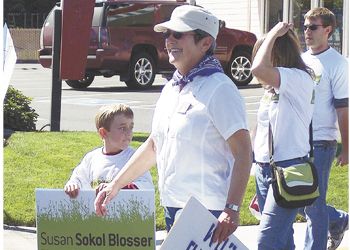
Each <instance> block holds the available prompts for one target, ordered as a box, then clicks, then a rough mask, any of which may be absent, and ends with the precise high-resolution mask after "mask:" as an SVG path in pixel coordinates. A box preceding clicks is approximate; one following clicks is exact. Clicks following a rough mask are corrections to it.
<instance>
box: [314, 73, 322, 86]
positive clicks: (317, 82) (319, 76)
mask: <svg viewBox="0 0 350 250" xmlns="http://www.w3.org/2000/svg"><path fill="white" fill-rule="evenodd" d="M321 78H322V75H315V78H314V82H315V83H316V85H318V84H319V83H320V81H321Z"/></svg>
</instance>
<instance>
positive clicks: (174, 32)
mask: <svg viewBox="0 0 350 250" xmlns="http://www.w3.org/2000/svg"><path fill="white" fill-rule="evenodd" d="M171 34H172V35H173V37H174V38H175V39H176V40H180V39H181V38H182V37H183V36H184V35H194V34H193V33H182V32H177V31H171V30H167V31H166V32H164V33H163V36H164V38H165V39H167V38H169V37H170V35H171Z"/></svg>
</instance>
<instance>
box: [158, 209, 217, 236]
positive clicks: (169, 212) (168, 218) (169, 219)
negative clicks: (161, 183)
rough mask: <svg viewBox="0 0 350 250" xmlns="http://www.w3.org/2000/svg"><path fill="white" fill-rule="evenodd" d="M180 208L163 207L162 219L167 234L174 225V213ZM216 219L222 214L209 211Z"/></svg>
mask: <svg viewBox="0 0 350 250" xmlns="http://www.w3.org/2000/svg"><path fill="white" fill-rule="evenodd" d="M181 209H182V208H179V207H164V217H165V224H166V231H167V232H169V231H170V229H171V227H172V226H173V224H174V221H175V218H176V213H177V212H178V211H179V210H181ZM209 212H211V213H212V214H213V215H214V216H215V217H216V218H219V216H220V214H221V213H222V211H221V210H209Z"/></svg>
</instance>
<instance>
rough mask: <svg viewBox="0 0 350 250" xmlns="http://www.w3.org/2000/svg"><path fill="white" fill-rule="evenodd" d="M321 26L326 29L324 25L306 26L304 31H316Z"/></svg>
mask: <svg viewBox="0 0 350 250" xmlns="http://www.w3.org/2000/svg"><path fill="white" fill-rule="evenodd" d="M319 26H323V27H324V25H322V24H311V25H304V31H306V30H307V29H309V30H312V31H314V30H317V29H318V27H319Z"/></svg>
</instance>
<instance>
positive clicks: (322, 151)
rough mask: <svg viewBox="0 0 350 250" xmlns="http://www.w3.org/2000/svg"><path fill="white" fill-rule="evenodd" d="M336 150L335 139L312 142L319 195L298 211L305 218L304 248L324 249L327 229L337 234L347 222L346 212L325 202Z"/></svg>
mask: <svg viewBox="0 0 350 250" xmlns="http://www.w3.org/2000/svg"><path fill="white" fill-rule="evenodd" d="M336 150H337V142H336V141H315V142H314V164H315V166H316V169H317V173H318V185H319V191H320V197H319V198H317V199H316V201H315V202H314V203H313V204H312V205H311V206H307V207H305V208H304V211H302V210H303V209H300V210H301V211H299V212H300V214H302V215H304V217H305V218H306V220H307V229H306V235H305V243H304V249H308V250H309V249H315V250H319V249H326V248H327V236H328V230H329V232H330V233H331V234H337V233H339V232H341V231H343V230H344V229H345V227H346V226H347V223H348V219H349V218H348V214H347V213H346V212H344V211H341V210H337V209H335V208H333V207H331V206H327V204H326V195H327V188H328V179H329V173H330V169H331V166H332V163H333V160H334V158H335V154H336ZM328 224H329V228H328Z"/></svg>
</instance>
